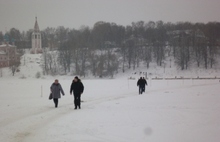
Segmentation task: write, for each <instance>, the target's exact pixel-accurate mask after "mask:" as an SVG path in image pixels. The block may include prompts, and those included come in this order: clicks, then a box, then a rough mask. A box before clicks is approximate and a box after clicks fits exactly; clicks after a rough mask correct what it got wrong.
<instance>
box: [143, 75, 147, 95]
mask: <svg viewBox="0 0 220 142" xmlns="http://www.w3.org/2000/svg"><path fill="white" fill-rule="evenodd" d="M146 85H147V80H146V79H145V78H144V77H143V86H142V87H143V92H145V86H146Z"/></svg>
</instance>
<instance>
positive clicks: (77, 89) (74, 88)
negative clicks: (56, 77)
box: [70, 80, 84, 94]
mask: <svg viewBox="0 0 220 142" xmlns="http://www.w3.org/2000/svg"><path fill="white" fill-rule="evenodd" d="M83 91H84V86H83V84H82V82H81V81H80V80H79V81H78V82H73V83H72V84H71V86H70V94H72V92H73V94H81V93H83Z"/></svg>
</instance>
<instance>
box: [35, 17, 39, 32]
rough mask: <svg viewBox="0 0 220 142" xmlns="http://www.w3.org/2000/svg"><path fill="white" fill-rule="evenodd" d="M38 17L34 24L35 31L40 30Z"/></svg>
mask: <svg viewBox="0 0 220 142" xmlns="http://www.w3.org/2000/svg"><path fill="white" fill-rule="evenodd" d="M35 18H36V21H35V24H34V31H35V32H40V29H39V26H38V23H37V17H35Z"/></svg>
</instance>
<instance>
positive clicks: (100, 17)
mask: <svg viewBox="0 0 220 142" xmlns="http://www.w3.org/2000/svg"><path fill="white" fill-rule="evenodd" d="M35 16H37V17H38V24H39V27H40V30H44V29H45V28H46V27H55V28H56V27H58V26H65V27H68V28H71V29H72V28H75V29H79V28H80V27H81V26H82V25H86V26H89V27H93V25H94V24H95V23H96V22H97V21H105V22H114V23H116V24H118V25H124V26H125V25H130V24H131V22H137V21H140V20H142V21H145V22H148V21H150V20H152V21H158V20H163V21H164V22H174V23H175V22H178V21H190V22H194V23H195V22H204V23H207V22H209V21H218V22H219V21H220V0H0V31H3V32H5V31H6V30H7V31H9V30H10V29H11V28H12V27H14V28H17V29H19V30H20V31H23V30H25V31H26V30H29V29H32V28H33V27H34V22H35Z"/></svg>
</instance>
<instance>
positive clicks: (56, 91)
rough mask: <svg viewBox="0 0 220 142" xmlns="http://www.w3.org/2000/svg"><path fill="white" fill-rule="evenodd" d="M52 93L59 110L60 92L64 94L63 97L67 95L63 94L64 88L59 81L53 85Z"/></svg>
mask: <svg viewBox="0 0 220 142" xmlns="http://www.w3.org/2000/svg"><path fill="white" fill-rule="evenodd" d="M50 91H51V93H52V98H53V101H54V104H55V108H57V107H58V99H59V98H61V95H60V92H61V93H62V94H63V96H64V95H65V93H64V92H63V88H62V86H61V85H60V83H59V81H58V80H57V79H56V80H55V81H54V83H53V84H52V85H51V87H50Z"/></svg>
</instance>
